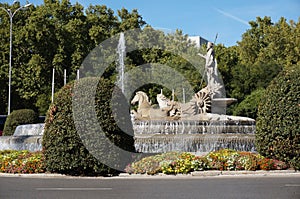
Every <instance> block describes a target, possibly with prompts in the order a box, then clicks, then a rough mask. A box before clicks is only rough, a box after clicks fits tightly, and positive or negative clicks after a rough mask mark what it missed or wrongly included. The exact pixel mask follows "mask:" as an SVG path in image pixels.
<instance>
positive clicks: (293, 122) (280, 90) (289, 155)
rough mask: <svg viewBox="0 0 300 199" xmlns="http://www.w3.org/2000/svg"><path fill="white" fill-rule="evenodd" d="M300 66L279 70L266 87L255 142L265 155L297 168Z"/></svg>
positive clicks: (298, 158) (299, 127)
mask: <svg viewBox="0 0 300 199" xmlns="http://www.w3.org/2000/svg"><path fill="white" fill-rule="evenodd" d="M299 79H300V66H299V65H295V66H293V67H288V68H286V69H285V70H284V71H282V72H281V73H280V74H279V75H278V76H277V77H276V78H275V79H274V80H273V81H272V82H271V84H270V85H269V87H268V88H267V89H266V91H265V94H264V96H263V97H262V99H261V103H260V106H259V109H258V118H257V124H256V125H257V132H256V144H257V145H256V146H257V150H258V151H259V152H260V153H261V154H262V155H265V156H267V157H275V158H277V159H279V160H282V161H286V162H289V163H290V164H291V165H292V166H293V167H294V168H295V169H298V170H299V169H300V120H299V118H300V117H299V114H300V81H299Z"/></svg>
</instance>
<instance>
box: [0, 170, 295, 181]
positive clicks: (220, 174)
mask: <svg viewBox="0 0 300 199" xmlns="http://www.w3.org/2000/svg"><path fill="white" fill-rule="evenodd" d="M264 176H269V177H271V176H273V177H287V176H288V177H299V178H300V171H294V170H271V171H262V170H259V171H217V170H215V171H194V172H191V173H189V174H177V175H167V174H163V173H159V174H156V175H147V174H128V173H121V174H119V175H118V176H112V177H104V176H94V177H93V176H91V177H90V176H68V175H63V174H56V173H37V174H19V173H16V174H13V173H0V178H1V177H24V178H77V179H138V178H140V179H142V178H147V179H149V178H151V179H152V178H154V179H157V178H171V179H174V178H197V177H264Z"/></svg>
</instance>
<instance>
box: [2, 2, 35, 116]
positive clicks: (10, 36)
mask: <svg viewBox="0 0 300 199" xmlns="http://www.w3.org/2000/svg"><path fill="white" fill-rule="evenodd" d="M30 5H32V4H31V3H29V4H26V5H24V6H21V7H20V8H18V9H17V10H15V11H14V12H12V10H11V9H5V8H3V7H0V8H1V9H2V10H4V11H5V12H6V13H7V14H8V16H9V19H10V29H9V72H8V110H7V115H9V114H10V101H11V99H10V98H11V68H12V24H13V17H14V16H15V14H16V13H17V12H18V11H19V10H21V9H23V8H27V7H29V6H30Z"/></svg>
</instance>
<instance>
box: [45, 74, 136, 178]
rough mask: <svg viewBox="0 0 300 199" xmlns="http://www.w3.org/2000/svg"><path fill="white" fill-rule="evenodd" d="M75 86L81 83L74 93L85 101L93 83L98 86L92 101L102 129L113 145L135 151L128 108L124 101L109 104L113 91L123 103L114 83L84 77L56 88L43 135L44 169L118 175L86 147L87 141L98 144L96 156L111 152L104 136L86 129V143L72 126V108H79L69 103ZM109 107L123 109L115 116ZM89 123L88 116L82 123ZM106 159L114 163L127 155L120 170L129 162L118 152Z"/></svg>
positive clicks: (69, 173) (79, 173) (82, 173)
mask: <svg viewBox="0 0 300 199" xmlns="http://www.w3.org/2000/svg"><path fill="white" fill-rule="evenodd" d="M95 81H96V83H95ZM78 85H81V86H83V89H80V91H77V90H76V92H79V93H76V94H77V95H78V96H82V97H79V98H78V99H77V100H87V99H86V95H88V94H87V93H88V91H89V90H90V89H93V85H97V86H96V87H97V88H95V89H96V94H95V96H94V102H95V111H96V114H97V119H98V122H99V124H100V126H101V128H102V131H103V132H104V133H105V136H106V137H107V138H109V140H110V141H111V142H112V143H114V144H115V146H118V147H120V148H122V149H124V150H126V151H130V152H134V151H135V148H134V139H133V129H132V125H131V121H130V115H129V108H128V109H126V104H125V103H123V104H122V103H120V104H119V105H114V106H112V103H114V101H113V100H111V98H112V93H113V92H117V94H116V95H115V96H117V97H118V98H120V99H119V100H117V101H118V102H120V101H122V102H124V96H123V94H122V93H121V91H120V90H119V89H115V85H114V84H112V83H111V82H110V81H108V80H106V79H100V80H99V78H83V79H80V81H76V82H72V83H69V84H67V85H65V86H64V87H63V88H62V89H61V90H60V91H58V93H56V95H55V99H54V102H53V103H52V105H51V106H50V108H49V110H48V112H47V116H46V122H45V129H44V136H43V150H44V154H45V165H46V169H47V171H49V172H55V173H62V174H68V175H113V174H117V173H119V171H117V170H116V169H113V168H110V167H109V166H107V165H104V164H103V163H101V162H100V161H99V160H98V159H97V158H95V157H94V156H93V155H94V154H93V155H92V153H90V152H91V151H90V150H88V149H87V147H86V144H89V145H95V146H97V147H98V148H97V151H96V153H97V157H102V156H103V157H105V156H107V154H108V152H111V151H112V149H111V148H110V147H109V146H106V145H105V143H104V141H103V139H102V140H101V139H100V137H101V136H99V132H97V129H96V130H95V132H86V135H84V136H85V137H90V138H88V140H86V138H85V144H84V143H83V141H82V139H81V136H83V135H79V134H78V132H77V130H76V127H77V126H75V122H74V118H73V114H74V111H73V110H74V108H80V107H74V106H72V97H73V96H74V93H75V90H74V87H75V86H78ZM114 89H115V90H114ZM81 104H83V106H87V105H85V104H84V101H83V102H82V103H81ZM127 106H128V104H127ZM111 107H117V108H118V109H120V110H122V111H120V112H119V114H122V116H120V117H114V112H113V111H112V108H111ZM76 114H78V113H76ZM81 114H85V115H86V114H90V113H88V112H84V111H83V112H82V113H81ZM115 118H120V120H122V121H116V119H115ZM92 122H93V121H92V120H89V119H87V120H86V121H84V124H85V125H91V126H93V125H94V124H93V123H92ZM117 122H118V125H117ZM120 123H122V124H123V123H126V124H127V125H126V126H127V127H128V129H126V133H124V132H123V131H122V130H121V129H120V128H119V127H118V126H120ZM98 131H99V130H98ZM97 133H98V134H97ZM99 140H100V141H99ZM95 142H98V143H95ZM99 146H100V147H99ZM94 153H95V152H94ZM109 158H110V161H112V162H117V163H119V161H121V160H124V158H126V160H127V161H128V162H124V161H123V162H121V163H120V164H122V165H121V166H123V169H125V167H126V165H127V164H128V163H129V162H130V161H131V159H130V157H120V154H117V153H113V154H112V153H110V157H109Z"/></svg>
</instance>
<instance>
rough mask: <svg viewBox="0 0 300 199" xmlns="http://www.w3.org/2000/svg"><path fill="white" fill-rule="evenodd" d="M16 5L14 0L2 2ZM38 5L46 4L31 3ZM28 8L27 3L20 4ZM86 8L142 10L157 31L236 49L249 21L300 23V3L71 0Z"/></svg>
mask: <svg viewBox="0 0 300 199" xmlns="http://www.w3.org/2000/svg"><path fill="white" fill-rule="evenodd" d="M0 1H1V2H7V3H13V0H0ZM28 1H29V2H30V3H33V4H35V5H37V4H42V3H43V0H28ZM20 2H21V4H25V3H26V0H20ZM71 2H73V3H74V2H79V3H80V4H82V5H83V6H84V7H85V8H86V7H87V6H88V5H90V4H93V5H96V4H105V5H107V6H108V7H109V8H112V9H113V10H115V11H116V10H118V9H121V8H122V7H124V8H126V9H128V10H132V9H135V8H136V9H138V11H139V13H140V14H141V15H142V17H143V19H144V20H145V21H146V22H147V23H148V24H150V25H151V26H153V27H154V28H158V29H163V30H166V31H174V30H176V29H181V30H182V31H183V33H185V34H188V35H200V36H202V37H204V38H205V39H207V40H210V41H213V40H214V39H215V35H216V34H217V33H218V39H217V42H216V43H222V44H224V45H225V46H232V45H235V44H236V41H240V40H241V35H242V34H243V33H244V32H245V31H246V30H247V29H249V28H250V26H249V25H248V22H249V21H255V20H256V17H257V16H260V17H264V16H270V17H271V19H272V21H273V22H277V21H278V20H279V18H280V17H281V16H283V17H285V18H286V19H287V20H291V19H292V20H294V21H298V18H299V17H300V14H299V13H300V1H299V0H251V1H248V0H247V1H246V0H206V1H201V0H185V1H174V0H147V1H146V0H71Z"/></svg>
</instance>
